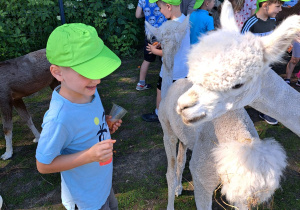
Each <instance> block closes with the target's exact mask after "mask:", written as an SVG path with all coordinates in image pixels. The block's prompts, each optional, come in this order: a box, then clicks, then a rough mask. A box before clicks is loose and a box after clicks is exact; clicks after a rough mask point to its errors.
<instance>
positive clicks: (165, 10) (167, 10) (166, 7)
mask: <svg viewBox="0 0 300 210" xmlns="http://www.w3.org/2000/svg"><path fill="white" fill-rule="evenodd" d="M157 6H158V7H159V9H160V12H161V13H162V14H163V15H164V16H165V17H166V18H167V19H168V20H169V19H170V18H171V7H172V5H170V4H166V3H163V2H161V1H158V2H157Z"/></svg>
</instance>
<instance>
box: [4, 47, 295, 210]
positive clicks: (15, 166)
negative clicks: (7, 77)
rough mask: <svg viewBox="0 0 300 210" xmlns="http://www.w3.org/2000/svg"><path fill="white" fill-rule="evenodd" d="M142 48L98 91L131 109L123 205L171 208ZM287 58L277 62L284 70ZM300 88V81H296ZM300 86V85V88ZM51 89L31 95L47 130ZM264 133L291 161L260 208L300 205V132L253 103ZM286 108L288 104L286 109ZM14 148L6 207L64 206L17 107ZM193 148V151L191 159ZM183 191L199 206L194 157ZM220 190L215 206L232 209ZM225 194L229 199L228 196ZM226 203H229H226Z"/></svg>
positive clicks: (186, 205)
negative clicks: (40, 167) (143, 77)
mask: <svg viewBox="0 0 300 210" xmlns="http://www.w3.org/2000/svg"><path fill="white" fill-rule="evenodd" d="M142 57H143V55H142V52H139V53H138V54H137V56H136V58H132V59H123V61H122V65H121V67H120V68H119V69H118V70H117V71H115V72H114V73H113V74H111V75H110V76H108V77H106V78H105V79H103V80H101V84H100V85H99V86H98V91H99V93H100V95H101V98H102V102H103V106H104V108H105V110H106V112H107V113H108V112H109V110H110V109H111V107H112V103H116V104H119V105H121V106H122V107H124V108H125V109H127V110H128V113H127V114H126V115H125V117H124V118H123V124H122V127H121V128H120V129H119V130H118V131H117V132H116V133H115V134H113V136H112V137H113V138H114V139H116V140H117V143H116V144H115V147H114V150H115V152H114V175H113V187H114V190H115V194H116V197H117V199H118V201H119V209H126V210H127V209H166V207H167V182H166V177H165V174H166V170H167V161H166V155H165V151H164V146H163V140H162V136H163V133H162V129H161V126H160V124H159V123H147V122H144V121H143V120H142V119H141V114H143V113H148V112H152V111H153V109H154V108H155V96H156V89H155V88H152V89H150V90H146V91H140V92H139V91H136V90H135V86H136V83H137V81H138V75H139V66H140V65H141V63H142ZM160 65H161V63H160V62H159V61H156V62H155V63H154V64H152V65H151V66H150V69H149V72H148V77H147V80H148V82H149V83H151V84H152V86H153V87H155V86H156V81H157V75H158V72H159V70H160ZM284 67H285V64H280V65H276V66H275V69H276V71H277V72H278V73H279V74H282V73H283V72H284ZM295 88H296V89H297V88H298V87H295ZM297 90H298V91H300V88H299V89H297ZM50 97H51V89H50V88H45V89H43V90H42V91H40V92H38V93H35V94H33V95H31V96H29V97H27V98H25V103H26V105H27V107H28V110H29V112H30V113H31V116H32V118H33V121H34V123H35V125H36V127H37V128H38V130H41V126H40V125H41V123H42V119H43V114H44V113H45V111H46V110H47V109H48V106H49V101H50ZM247 111H248V113H249V114H250V116H251V118H252V120H253V121H254V123H255V126H256V128H257V131H258V133H259V134H260V137H261V138H266V137H275V139H276V140H278V141H279V142H280V143H281V144H282V145H283V146H284V148H285V150H286V152H287V155H288V162H289V166H288V167H287V169H286V171H285V173H284V179H283V180H282V181H281V189H278V190H277V191H276V193H275V194H274V196H273V198H272V200H271V201H270V202H269V203H267V204H263V205H261V206H259V207H258V209H280V210H281V209H300V138H299V137H298V136H296V135H295V134H294V133H292V132H291V131H290V130H288V129H287V128H285V127H284V126H283V125H282V124H280V123H279V125H276V126H271V125H268V124H266V123H265V122H263V121H261V120H260V119H259V118H258V117H257V111H255V110H254V109H252V108H249V107H247ZM283 111H284V110H283ZM13 122H14V130H13V146H14V154H13V157H12V158H11V159H9V160H0V195H1V196H2V197H3V199H4V205H3V208H2V209H4V210H6V209H9V210H10V209H64V208H63V206H62V205H61V200H60V175H59V174H58V173H56V174H49V175H42V174H39V173H38V172H37V170H36V165H35V149H36V146H37V145H36V144H35V143H33V142H32V140H33V138H34V136H33V134H32V133H31V132H30V130H29V128H28V127H27V126H26V125H25V124H24V123H23V122H22V121H21V119H20V117H19V116H18V115H17V114H16V112H14V115H13ZM79 123H80V122H79ZM4 152H5V140H4V134H3V131H0V154H3V153H4ZM190 155H191V152H190V151H189V152H188V159H189V158H190ZM183 186H184V191H183V195H181V196H179V197H178V198H176V200H175V208H176V209H187V210H190V209H196V206H195V202H194V196H193V182H192V178H191V175H190V172H189V169H188V161H187V164H186V168H185V171H184V174H183ZM219 194H220V193H219V192H216V195H215V196H214V197H216V199H214V202H213V209H216V210H219V209H223V207H224V208H225V209H231V208H230V207H228V206H227V205H226V204H225V203H223V202H222V200H221V199H220V197H219V196H220V195H219ZM223 200H224V199H223ZM218 203H220V204H221V205H222V206H223V207H221V206H220V205H219V204H218Z"/></svg>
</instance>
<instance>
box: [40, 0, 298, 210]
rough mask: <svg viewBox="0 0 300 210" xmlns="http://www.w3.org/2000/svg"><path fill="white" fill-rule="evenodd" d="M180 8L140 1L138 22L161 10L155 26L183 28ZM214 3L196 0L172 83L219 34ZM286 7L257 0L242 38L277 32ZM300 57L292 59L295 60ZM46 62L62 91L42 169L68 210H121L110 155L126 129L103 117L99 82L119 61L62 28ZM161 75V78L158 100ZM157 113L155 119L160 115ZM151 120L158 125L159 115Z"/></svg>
mask: <svg viewBox="0 0 300 210" xmlns="http://www.w3.org/2000/svg"><path fill="white" fill-rule="evenodd" d="M156 2H157V4H156ZM144 3H145V4H144ZM180 4H181V1H180V0H159V1H157V0H149V1H139V6H138V9H137V12H136V17H142V16H143V15H142V10H144V14H145V8H146V6H148V7H149V8H152V12H155V11H156V12H155V14H156V15H155V19H153V18H152V20H151V21H154V22H153V23H154V24H157V26H159V25H160V24H161V23H162V22H164V21H165V20H166V19H168V20H172V21H179V22H182V21H183V20H184V19H185V18H186V16H185V15H184V14H182V12H181V9H180ZM213 5H214V0H196V1H195V4H194V7H193V8H194V9H197V10H196V11H194V12H193V13H192V14H191V16H190V20H191V29H190V31H189V32H190V33H189V32H188V33H187V35H186V36H185V37H184V40H183V41H182V44H181V45H182V46H180V48H179V51H178V52H177V54H176V55H175V60H176V62H174V78H173V79H174V81H175V80H177V79H179V78H184V77H186V76H187V73H188V68H187V66H186V63H185V62H182V61H183V59H185V58H184V57H185V56H186V54H187V53H186V52H187V50H188V49H189V48H190V45H193V44H195V43H197V42H198V41H199V37H201V35H202V34H204V33H207V32H208V31H210V30H213V29H214V27H213V19H212V17H210V16H209V14H208V12H207V11H208V10H210V9H211V8H212V7H213ZM281 5H282V1H279V0H258V2H257V8H258V10H257V12H256V14H255V15H253V16H252V17H250V18H249V19H248V20H247V21H246V22H245V23H244V25H243V27H242V33H246V32H248V31H250V32H252V33H254V34H257V35H259V36H264V35H267V34H269V33H271V32H272V31H273V30H274V28H275V26H276V25H275V16H276V14H277V13H278V12H279V11H280V10H281ZM157 8H159V10H158V9H157ZM187 8H188V7H187ZM158 11H159V12H158ZM149 14H151V12H150V13H149ZM147 15H148V13H147ZM162 16H164V17H162ZM145 17H146V14H145ZM146 18H150V16H149V17H146ZM199 18H200V19H199ZM148 21H149V19H148ZM200 41H201V40H200ZM294 49H295V44H294ZM146 52H147V53H146ZM148 52H149V53H148ZM162 53H163V52H162V50H161V49H158V48H156V47H153V46H152V45H151V43H148V41H146V40H145V54H147V56H149V57H145V59H144V62H145V65H146V67H147V66H149V63H150V62H151V61H153V60H154V59H155V57H154V56H153V55H159V56H162ZM182 53H183V54H184V55H183V54H182ZM296 53H299V51H297V52H296ZM298 55H299V54H297V55H296V54H295V55H294V53H293V58H295V57H296V58H298V57H297V56H298ZM46 56H47V59H48V60H49V62H50V63H51V66H50V72H51V74H52V75H53V76H54V77H55V78H56V79H57V80H58V81H60V83H61V85H60V86H58V87H57V88H55V90H54V91H53V94H52V99H51V102H50V107H49V110H48V111H47V112H46V114H45V116H44V120H43V124H42V127H43V130H42V132H41V137H40V140H39V143H38V147H37V150H36V164H37V169H38V171H39V172H40V173H55V172H60V173H61V198H62V203H63V205H64V206H65V207H66V209H101V210H107V209H118V202H117V199H116V198H115V195H114V192H113V189H112V170H113V165H112V156H113V144H114V143H115V142H116V140H113V139H111V134H113V133H114V132H115V131H116V130H117V129H118V128H119V127H120V126H121V123H122V120H118V121H117V122H115V123H114V124H111V123H109V124H108V123H107V120H109V118H110V116H107V115H106V114H105V111H104V108H103V106H102V103H101V99H100V96H99V94H98V92H97V85H98V84H99V83H100V82H101V78H103V77H106V76H107V75H109V74H110V73H112V72H113V71H114V70H116V69H117V68H118V67H119V66H120V64H121V61H120V59H119V58H118V56H117V55H115V54H114V53H113V52H112V51H111V50H109V49H108V48H107V47H106V46H105V44H104V43H103V41H102V40H101V39H100V38H99V36H98V34H97V32H96V30H95V28H93V27H92V26H87V25H85V24H81V23H72V24H64V25H62V26H59V27H57V28H56V29H55V30H54V31H53V32H52V33H51V35H50V36H49V39H48V42H47V47H46ZM176 56H177V57H176ZM298 61H299V59H298ZM298 61H297V62H298ZM144 62H143V63H144ZM289 65H290V64H289ZM141 70H142V69H141ZM161 77H162V75H161V74H160V77H159V81H158V85H157V90H158V92H157V93H158V98H159V94H160V93H159V91H160V87H161V81H162V79H163V78H161ZM144 82H145V80H143V78H141V79H140V82H139V84H138V85H137V89H139V88H141V89H142V88H144V87H145V86H146V88H144V89H147V88H149V87H147V84H146V83H144ZM158 104H159V103H158ZM158 108H159V107H158V106H157V109H158ZM152 114H155V115H156V112H154V113H152ZM147 117H148V119H149V118H151V120H152V121H155V120H157V118H153V116H150V117H149V116H147ZM156 117H157V115H156ZM99 163H100V164H99Z"/></svg>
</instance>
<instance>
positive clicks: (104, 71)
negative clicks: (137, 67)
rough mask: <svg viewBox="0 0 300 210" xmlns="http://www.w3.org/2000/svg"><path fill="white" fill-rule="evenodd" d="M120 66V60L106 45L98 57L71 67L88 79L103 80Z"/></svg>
mask: <svg viewBox="0 0 300 210" xmlns="http://www.w3.org/2000/svg"><path fill="white" fill-rule="evenodd" d="M120 65H121V60H120V58H119V57H118V56H117V55H116V54H115V53H113V52H112V51H111V50H110V49H109V48H108V47H106V46H105V45H104V47H103V49H102V51H101V52H100V53H99V54H98V55H97V56H96V57H94V58H92V59H91V60H88V61H86V62H84V63H81V64H78V65H76V66H70V67H71V68H72V69H73V70H74V71H76V72H77V73H79V74H81V75H82V76H84V77H86V78H89V79H102V78H103V77H106V76H107V75H109V74H111V73H112V72H113V71H115V70H116V69H117V68H118V67H119V66H120Z"/></svg>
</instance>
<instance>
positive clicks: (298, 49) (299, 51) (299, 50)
mask: <svg viewBox="0 0 300 210" xmlns="http://www.w3.org/2000/svg"><path fill="white" fill-rule="evenodd" d="M299 59H300V43H299V42H296V41H294V43H293V53H292V58H291V60H290V61H289V63H288V64H287V66H286V79H287V80H290V79H291V77H292V73H293V71H294V69H295V66H296V65H297V63H298V62H299Z"/></svg>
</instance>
